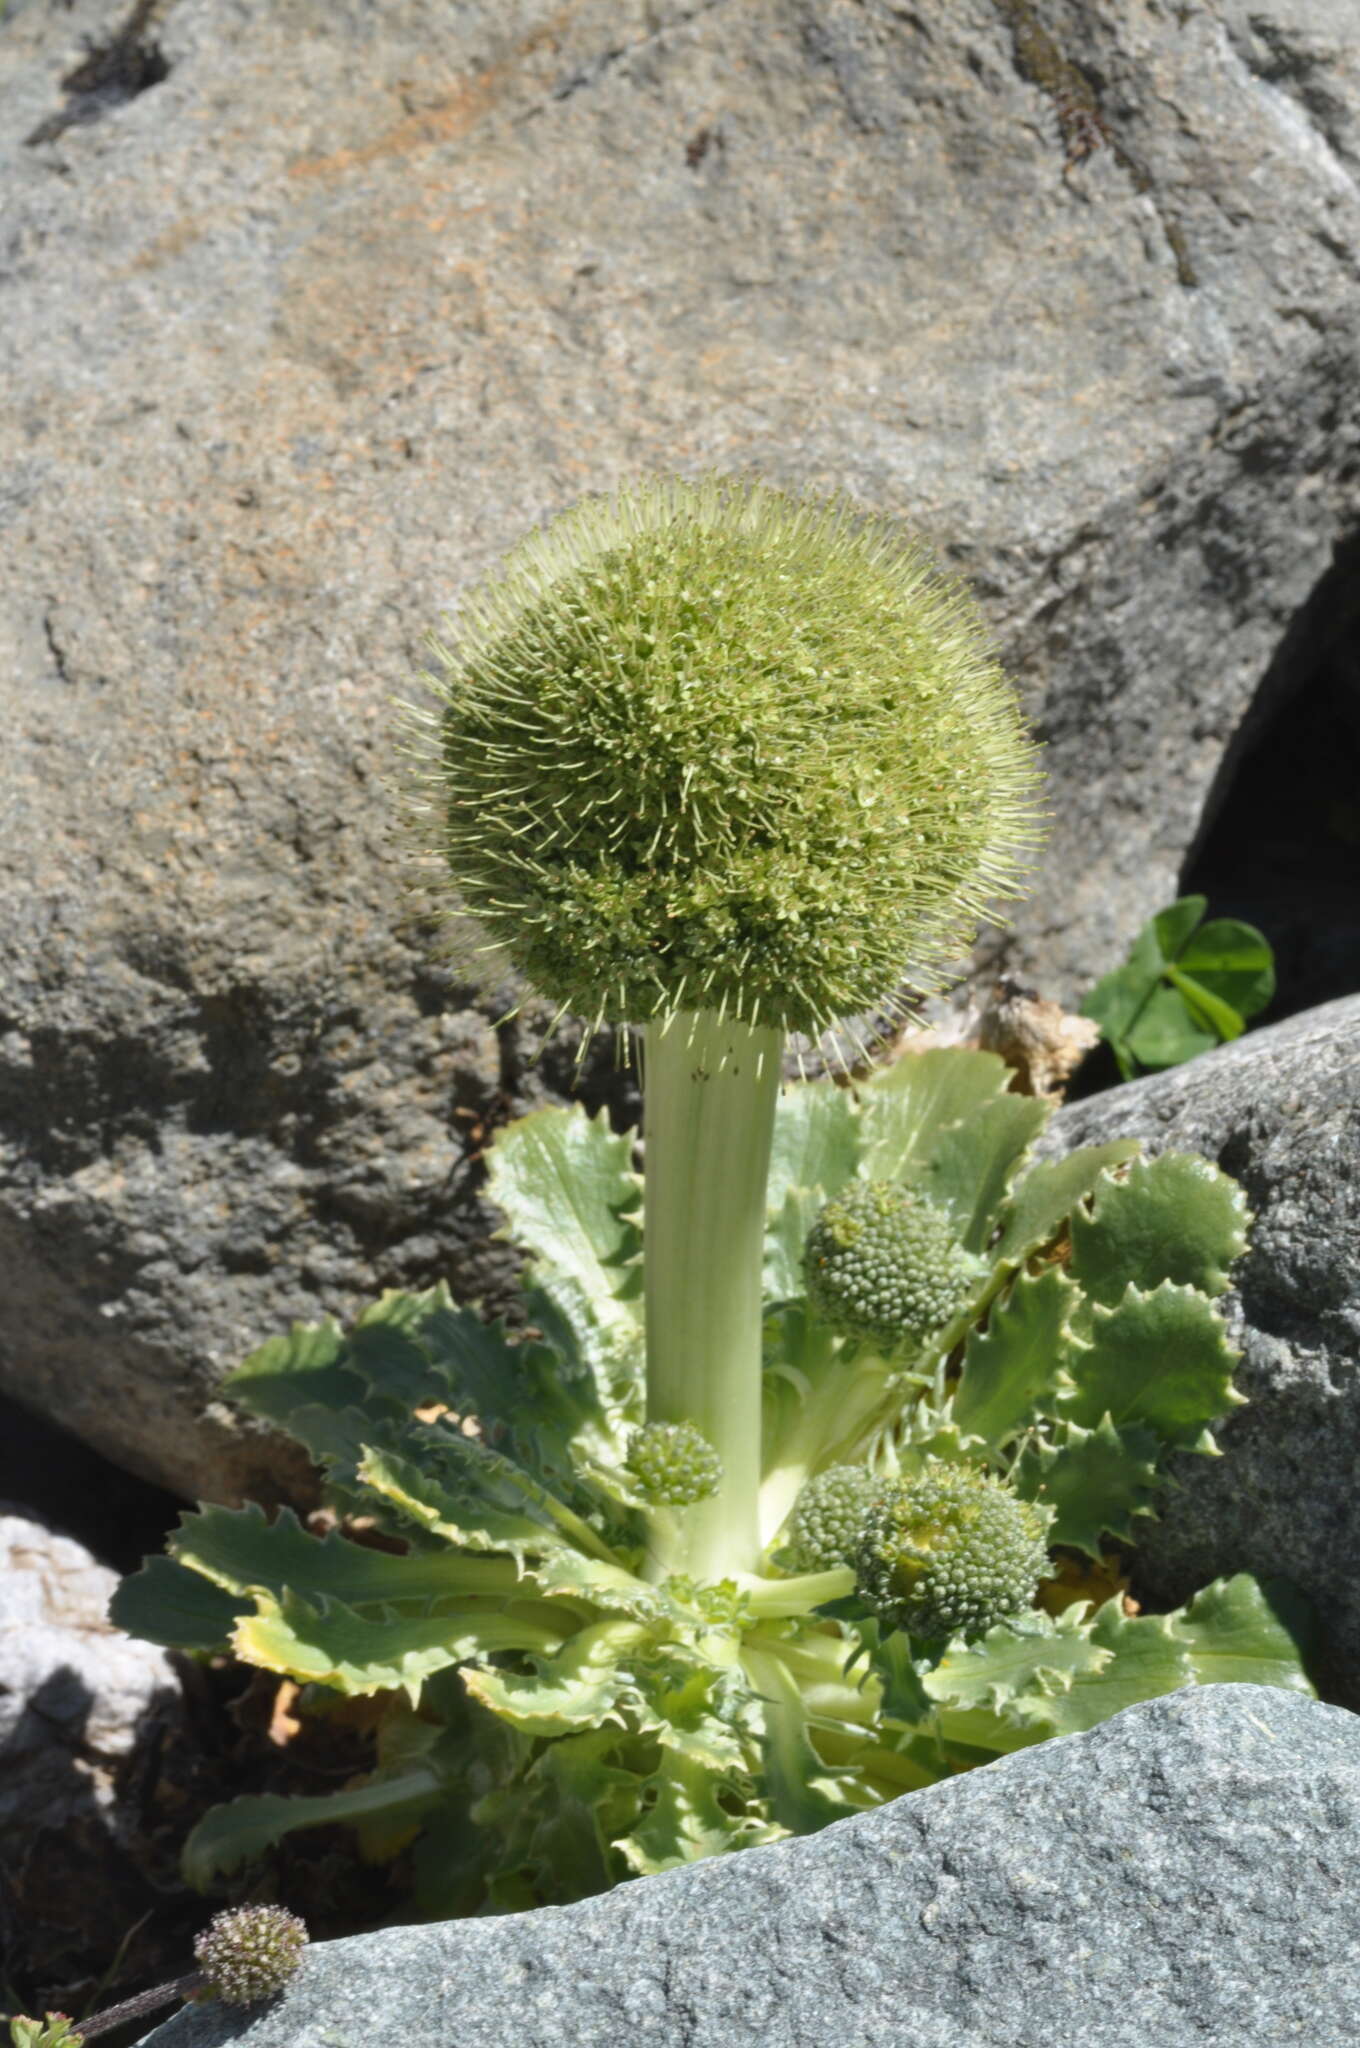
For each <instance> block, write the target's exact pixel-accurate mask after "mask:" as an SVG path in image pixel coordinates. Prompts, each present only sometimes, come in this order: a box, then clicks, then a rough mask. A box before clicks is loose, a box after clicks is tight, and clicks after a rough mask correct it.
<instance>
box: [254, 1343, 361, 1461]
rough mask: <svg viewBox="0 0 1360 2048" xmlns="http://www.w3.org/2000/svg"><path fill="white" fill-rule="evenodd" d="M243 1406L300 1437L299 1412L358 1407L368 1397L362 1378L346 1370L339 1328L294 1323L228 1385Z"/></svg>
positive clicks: (262, 1348) (263, 1346) (265, 1345)
mask: <svg viewBox="0 0 1360 2048" xmlns="http://www.w3.org/2000/svg"><path fill="white" fill-rule="evenodd" d="M222 1384H223V1388H224V1390H225V1391H226V1392H227V1393H228V1394H230V1395H231V1398H232V1400H233V1401H236V1402H239V1403H240V1405H241V1407H243V1408H248V1409H249V1410H250V1412H251V1414H252V1415H259V1416H261V1417H263V1419H264V1420H265V1421H266V1422H276V1423H278V1425H279V1426H280V1428H282V1429H286V1430H288V1432H289V1434H290V1435H294V1434H296V1432H295V1431H294V1430H293V1427H292V1418H293V1415H294V1413H295V1411H296V1410H297V1409H298V1408H301V1407H305V1406H308V1405H314V1406H316V1407H320V1408H346V1407H351V1406H356V1405H357V1404H358V1403H359V1402H360V1401H361V1400H362V1397H363V1392H364V1384H363V1381H362V1379H361V1378H360V1377H359V1375H358V1374H357V1373H355V1372H353V1371H350V1370H348V1369H347V1364H346V1358H345V1335H344V1332H343V1330H341V1329H340V1327H339V1325H338V1324H336V1323H294V1324H293V1327H292V1328H291V1330H289V1332H288V1334H287V1335H286V1336H283V1337H270V1338H269V1339H268V1340H267V1341H266V1342H265V1343H263V1344H261V1345H259V1346H258V1347H257V1349H256V1350H254V1351H252V1352H251V1354H250V1356H249V1358H246V1359H243V1360H242V1362H241V1364H240V1365H238V1366H237V1367H236V1370H235V1371H234V1372H232V1373H229V1374H228V1376H227V1378H226V1379H225V1380H224V1381H223V1383H222Z"/></svg>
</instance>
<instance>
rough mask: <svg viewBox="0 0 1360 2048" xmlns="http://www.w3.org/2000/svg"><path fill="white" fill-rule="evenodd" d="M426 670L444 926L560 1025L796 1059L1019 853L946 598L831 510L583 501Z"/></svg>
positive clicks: (999, 879) (958, 933) (652, 496)
mask: <svg viewBox="0 0 1360 2048" xmlns="http://www.w3.org/2000/svg"><path fill="white" fill-rule="evenodd" d="M437 651H438V654H439V657H440V661H441V663H442V666H443V671H444V672H443V675H442V677H440V678H439V679H437V683H436V687H437V688H438V689H439V691H440V694H441V696H442V698H443V709H442V713H441V715H440V723H439V728H438V749H439V757H438V761H437V764H434V782H435V796H434V808H435V810H436V811H437V813H438V819H439V829H440V846H441V850H442V852H443V854H444V856H445V858H446V859H447V862H448V866H449V869H450V871H451V873H452V876H453V879H454V882H455V884H456V887H457V893H458V898H459V901H460V904H461V907H462V909H463V910H464V911H465V912H470V913H471V914H472V915H473V916H474V917H475V918H476V919H477V920H478V921H479V923H480V924H481V926H482V927H483V928H484V930H485V932H486V934H487V936H488V939H489V940H490V941H491V942H493V943H494V944H495V945H496V946H498V947H499V948H500V949H501V950H502V952H503V954H504V955H505V956H506V957H507V958H508V960H509V961H510V963H511V964H512V965H513V966H514V967H515V968H517V969H518V970H519V972H520V973H521V974H522V975H524V976H525V977H526V978H527V979H528V980H529V981H530V982H531V983H532V984H534V985H535V986H536V987H537V988H538V989H539V990H540V991H541V992H542V993H544V994H546V995H549V996H551V997H553V998H555V999H556V1000H557V1001H558V1002H560V1003H561V1004H562V1005H563V1006H564V1008H569V1009H571V1010H573V1011H576V1012H577V1013H580V1014H583V1015H585V1016H587V1017H600V1018H604V1017H608V1018H612V1019H615V1020H618V1021H622V1020H630V1021H633V1022H645V1021H646V1020H648V1019H650V1018H653V1017H661V1016H666V1015H669V1014H670V1013H672V1012H673V1011H675V1010H678V1009H695V1010H697V1009H725V1010H726V1012H727V1013H728V1014H730V1015H732V1016H734V1017H737V1018H740V1019H742V1020H743V1021H745V1022H748V1023H760V1024H768V1025H777V1026H782V1027H784V1028H785V1029H790V1030H799V1031H804V1032H812V1033H816V1032H818V1031H820V1030H821V1029H822V1028H823V1027H824V1026H825V1025H826V1024H827V1023H829V1022H831V1021H832V1020H833V1019H835V1018H837V1017H840V1016H844V1015H848V1014H851V1013H854V1012H857V1011H862V1010H865V1009H867V1008H870V1007H871V1006H873V1005H875V1004H876V1003H878V1002H880V1001H881V1000H882V999H883V998H885V997H887V996H889V995H890V994H891V993H892V992H893V991H894V990H895V989H896V987H897V986H898V984H899V982H900V980H901V978H902V976H903V974H904V973H905V972H906V971H907V970H908V969H910V971H911V973H912V974H913V976H914V977H915V979H916V980H917V982H918V983H919V984H921V985H925V983H926V982H927V981H928V979H929V976H930V974H931V973H932V971H933V970H934V969H935V968H937V967H938V966H939V965H940V964H941V962H942V961H943V960H945V959H948V958H950V957H952V956H953V955H954V954H955V953H956V952H957V950H958V948H959V946H960V945H961V944H965V943H966V942H967V940H968V938H969V937H970V936H971V932H972V928H973V926H974V925H975V923H976V920H977V918H978V916H979V914H980V913H981V911H982V908H983V905H984V903H985V901H986V900H987V899H988V898H989V897H991V896H993V895H995V894H996V893H997V892H998V891H1004V890H1005V889H1007V888H1008V886H1009V885H1011V884H1012V883H1013V880H1014V877H1015V875H1016V873H1017V862H1018V856H1019V854H1020V851H1021V849H1022V848H1024V847H1026V846H1027V845H1029V844H1031V843H1032V842H1033V840H1034V839H1035V837H1036V831H1035V812H1034V808H1033V799H1034V794H1035V789H1036V783H1037V773H1036V766H1035V752H1034V748H1033V746H1032V745H1031V743H1030V742H1029V740H1028V739H1027V737H1026V735H1025V732H1024V729H1023V726H1022V722H1021V719H1020V715H1019V711H1018V708H1017V705H1016V701H1015V698H1014V695H1013V694H1012V692H1011V690H1010V689H1009V687H1008V686H1007V685H1006V683H1005V681H1004V679H1003V678H1002V676H1001V674H1000V671H999V670H998V668H997V666H996V663H995V661H994V660H993V658H992V654H991V651H990V649H989V646H988V643H987V640H986V637H985V634H984V632H983V629H982V626H981V624H980V622H979V619H978V615H977V612H976V610H975V608H974V606H973V604H972V602H971V600H970V599H969V597H968V596H967V594H966V593H965V592H964V591H963V590H962V589H961V588H960V587H958V586H957V585H955V584H953V583H951V582H949V581H947V580H945V579H944V578H943V577H941V576H940V575H939V574H938V573H937V572H936V571H935V570H934V569H933V568H932V567H931V565H930V563H929V562H928V561H927V559H926V558H925V556H924V555H923V553H922V551H921V550H920V548H919V547H918V546H917V545H916V544H915V543H913V542H911V541H910V540H907V539H904V538H903V537H902V535H901V533H900V532H899V530H898V529H897V528H896V527H895V526H893V525H891V524H890V523H888V522H887V521H883V520H874V519H866V518H861V517H859V516H857V515H856V514H855V513H854V512H853V510H852V509H851V508H850V507H849V506H848V505H847V504H845V503H844V502H840V501H833V502H830V503H818V502H813V501H810V500H809V501H805V500H800V499H798V498H794V497H788V496H785V495H784V494H783V493H781V492H779V491H775V490H771V489H769V488H767V487H765V486H764V485H761V484H757V483H743V482H734V481H731V480H726V479H722V478H711V477H710V478H707V479H704V480H701V481H699V482H696V483H688V482H684V481H680V480H658V481H651V482H645V483H642V484H639V485H637V486H636V487H635V488H632V489H629V490H624V491H621V492H620V493H619V494H618V495H617V496H616V497H614V498H613V499H594V500H588V501H586V502H585V503H584V504H582V505H579V506H577V507H576V508H575V509H574V510H572V511H569V512H567V513H565V514H563V515H562V516H561V517H560V518H558V519H557V520H555V521H554V522H553V523H552V524H551V525H550V526H548V527H547V528H546V529H545V530H544V531H542V532H540V533H537V534H535V535H533V536H532V537H531V538H530V539H529V540H527V541H526V542H524V543H523V544H522V545H521V546H520V547H519V548H518V549H517V550H516V551H515V552H514V553H513V554H512V555H511V556H510V557H509V559H508V560H507V561H506V563H505V564H504V567H503V569H502V571H501V573H500V574H499V576H497V577H496V578H494V579H492V580H491V581H490V582H488V583H487V584H486V585H484V586H483V587H482V589H481V590H480V591H478V592H476V593H474V594H473V595H472V597H471V598H470V599H469V600H468V601H467V603H466V604H465V605H464V606H463V609H462V617H461V640H460V643H459V645H458V647H457V649H456V650H452V649H448V648H444V647H439V648H438V649H437Z"/></svg>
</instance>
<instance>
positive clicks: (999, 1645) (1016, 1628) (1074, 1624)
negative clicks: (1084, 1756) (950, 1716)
mask: <svg viewBox="0 0 1360 2048" xmlns="http://www.w3.org/2000/svg"><path fill="white" fill-rule="evenodd" d="M1109 1661H1110V1652H1109V1651H1108V1649H1107V1648H1106V1647H1105V1646H1104V1645H1103V1644H1101V1643H1099V1642H1097V1641H1096V1640H1095V1638H1094V1635H1093V1632H1092V1629H1091V1625H1090V1623H1089V1622H1087V1621H1086V1620H1085V1619H1084V1609H1083V1608H1082V1607H1080V1606H1077V1607H1069V1608H1066V1609H1065V1610H1064V1611H1063V1613H1061V1614H1059V1615H1057V1616H1054V1615H1049V1614H1044V1613H1041V1612H1040V1610H1039V1609H1038V1608H1035V1609H1033V1610H1032V1611H1030V1612H1027V1613H1025V1614H1018V1615H1016V1616H1015V1617H1014V1619H1013V1620H1011V1621H1000V1622H998V1623H997V1624H996V1626H995V1627H994V1628H990V1629H988V1631H987V1633H986V1635H985V1636H979V1638H978V1639H977V1641H976V1642H972V1643H963V1642H953V1643H951V1644H950V1645H949V1647H948V1649H947V1650H946V1651H945V1653H944V1655H943V1657H941V1659H940V1661H939V1663H938V1664H937V1665H936V1666H935V1668H934V1670H933V1671H929V1672H927V1673H925V1674H924V1676H923V1678H922V1681H921V1682H922V1685H923V1687H924V1689H925V1692H926V1694H927V1696H928V1697H929V1698H930V1699H932V1700H934V1701H935V1703H936V1705H937V1706H939V1707H942V1708H943V1707H957V1708H961V1709H962V1708H972V1709H976V1708H987V1709H988V1710H989V1711H990V1712H992V1713H998V1714H999V1713H1005V1712H1010V1711H1012V1710H1013V1709H1014V1708H1015V1706H1016V1702H1017V1701H1020V1700H1026V1701H1035V1702H1042V1701H1047V1700H1049V1699H1051V1698H1053V1697H1054V1696H1055V1695H1057V1694H1060V1693H1066V1692H1067V1690H1068V1688H1069V1687H1071V1686H1073V1685H1074V1684H1075V1683H1076V1682H1077V1680H1078V1679H1081V1678H1091V1677H1094V1676H1095V1675H1096V1674H1098V1673H1099V1672H1101V1671H1103V1670H1104V1669H1105V1667H1106V1665H1107V1664H1108V1663H1109Z"/></svg>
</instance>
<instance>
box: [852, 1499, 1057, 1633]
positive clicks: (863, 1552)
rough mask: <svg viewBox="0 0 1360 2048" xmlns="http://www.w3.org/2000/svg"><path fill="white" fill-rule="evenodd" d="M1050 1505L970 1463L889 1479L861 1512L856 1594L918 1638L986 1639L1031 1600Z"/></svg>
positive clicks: (1042, 1563)
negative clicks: (1012, 1488) (1026, 1497)
mask: <svg viewBox="0 0 1360 2048" xmlns="http://www.w3.org/2000/svg"><path fill="white" fill-rule="evenodd" d="M1052 1519H1053V1516H1052V1510H1051V1509H1048V1508H1041V1507H1037V1506H1036V1505H1035V1504H1034V1502H1032V1501H1027V1500H1021V1499H1020V1498H1019V1496H1018V1495H1016V1494H1014V1493H1012V1492H1010V1490H1009V1489H1008V1488H1007V1487H1004V1486H1002V1485H1001V1484H999V1482H998V1481H996V1480H993V1479H988V1478H986V1477H985V1476H984V1475H983V1474H981V1473H979V1472H976V1471H974V1470H972V1469H971V1468H969V1467H968V1466H966V1465H944V1464H940V1463H938V1462H936V1461H932V1462H931V1463H930V1464H928V1465H927V1466H926V1468H925V1470H924V1471H923V1472H922V1473H921V1474H920V1475H919V1476H918V1477H916V1478H914V1479H896V1480H889V1481H886V1482H884V1484H883V1485H882V1486H881V1487H880V1489H879V1491H878V1494H877V1497H876V1498H875V1500H874V1501H873V1502H872V1504H871V1505H870V1507H869V1509H868V1512H867V1514H866V1516H865V1518H864V1523H863V1527H862V1529H861V1533H860V1539H859V1546H858V1549H857V1551H856V1555H855V1559H854V1564H855V1571H856V1574H857V1583H856V1591H857V1592H858V1594H859V1596H860V1598H861V1599H862V1600H863V1601H864V1602H865V1603H866V1605H868V1606H869V1607H871V1608H872V1609H873V1610H874V1612H875V1613H876V1614H877V1615H878V1617H879V1619H880V1621H882V1622H883V1623H884V1625H885V1626H886V1627H888V1628H900V1629H905V1630H906V1631H907V1633H908V1634H909V1635H912V1636H915V1637H916V1638H917V1639H918V1640H919V1641H921V1642H938V1641H941V1640H945V1639H948V1638H949V1637H951V1636H964V1637H969V1638H971V1637H974V1636H980V1635H985V1634H986V1632H987V1630H988V1629H989V1628H992V1627H994V1626H995V1624H996V1623H997V1622H999V1621H1005V1620H1006V1618H1007V1616H1009V1615H1012V1614H1018V1613H1020V1612H1021V1611H1022V1610H1023V1609H1024V1608H1026V1607H1028V1606H1029V1605H1030V1603H1031V1602H1032V1600H1033V1598H1034V1593H1035V1588H1036V1587H1037V1586H1038V1583H1039V1581H1040V1579H1041V1578H1043V1577H1044V1576H1045V1575H1046V1573H1047V1570H1048V1548H1047V1533H1048V1528H1049V1524H1050V1523H1051V1521H1052Z"/></svg>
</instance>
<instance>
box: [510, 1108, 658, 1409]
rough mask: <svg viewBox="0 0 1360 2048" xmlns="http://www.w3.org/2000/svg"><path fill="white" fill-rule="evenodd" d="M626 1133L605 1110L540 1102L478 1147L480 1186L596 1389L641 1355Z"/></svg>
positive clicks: (608, 1385)
mask: <svg viewBox="0 0 1360 2048" xmlns="http://www.w3.org/2000/svg"><path fill="white" fill-rule="evenodd" d="M631 1155H632V1141H631V1139H629V1138H620V1137H616V1136H615V1135H614V1133H613V1132H612V1131H611V1130H610V1128H609V1124H608V1119H607V1118H606V1115H605V1112H604V1111H603V1110H601V1111H600V1113H599V1115H598V1116H597V1117H595V1118H593V1119H592V1118H590V1117H588V1116H587V1115H586V1114H585V1112H584V1110H582V1109H579V1108H574V1109H542V1110H536V1111H534V1113H533V1114H532V1115H530V1116H522V1117H520V1118H519V1119H518V1120H517V1121H516V1122H515V1123H512V1124H507V1125H506V1127H505V1129H504V1130H503V1131H501V1132H500V1133H499V1135H498V1136H497V1138H496V1141H495V1143H494V1144H493V1145H492V1147H491V1150H490V1152H489V1153H488V1154H487V1185H488V1193H489V1195H490V1198H491V1200H492V1201H493V1202H495V1203H496V1204H497V1205H498V1207H500V1208H501V1209H503V1210H504V1212H505V1215H506V1218H507V1222H508V1229H507V1233H506V1234H507V1235H508V1236H510V1237H512V1238H513V1239H514V1241H515V1242H516V1243H517V1244H521V1245H523V1246H525V1247H526V1249H527V1250H529V1251H530V1252H532V1253H533V1254H534V1263H533V1266H532V1269H531V1277H532V1279H533V1280H534V1282H535V1283H536V1285H537V1286H539V1287H540V1288H542V1290H543V1292H544V1293H545V1294H547V1295H548V1296H549V1297H550V1298H551V1299H552V1300H553V1301H554V1302H556V1304H557V1305H558V1307H559V1308H560V1310H561V1312H562V1314H563V1315H564V1316H565V1317H566V1319H567V1321H568V1323H569V1324H570V1325H571V1328H572V1330H573V1332H574V1333H575V1336H576V1339H577V1342H578V1344H579V1347H580V1354H581V1357H582V1358H583V1359H584V1360H585V1361H586V1363H587V1364H588V1365H589V1366H590V1368H591V1369H592V1371H594V1372H595V1373H596V1375H597V1377H598V1379H599V1382H600V1386H601V1394H602V1398H603V1399H605V1400H608V1399H609V1398H611V1394H612V1389H613V1385H614V1383H615V1381H616V1380H617V1379H618V1378H619V1377H620V1376H621V1374H622V1373H623V1372H624V1371H625V1370H627V1369H630V1368H633V1369H637V1370H640V1369H641V1359H642V1306H641V1269H640V1267H639V1265H638V1263H637V1262H638V1255H639V1252H640V1248H641V1239H640V1235H639V1231H638V1227H637V1223H636V1221H635V1220H633V1216H634V1212H635V1211H636V1210H637V1208H638V1205H639V1201H640V1196H639V1188H638V1179H637V1176H636V1175H635V1174H634V1172H633V1170H632V1164H631Z"/></svg>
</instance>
